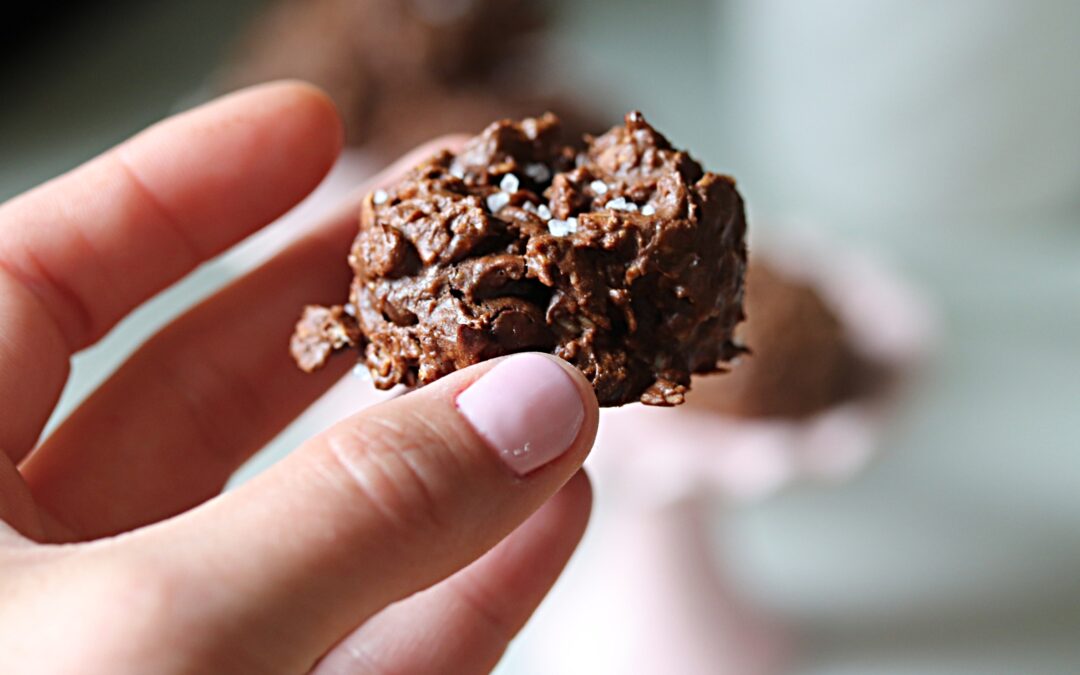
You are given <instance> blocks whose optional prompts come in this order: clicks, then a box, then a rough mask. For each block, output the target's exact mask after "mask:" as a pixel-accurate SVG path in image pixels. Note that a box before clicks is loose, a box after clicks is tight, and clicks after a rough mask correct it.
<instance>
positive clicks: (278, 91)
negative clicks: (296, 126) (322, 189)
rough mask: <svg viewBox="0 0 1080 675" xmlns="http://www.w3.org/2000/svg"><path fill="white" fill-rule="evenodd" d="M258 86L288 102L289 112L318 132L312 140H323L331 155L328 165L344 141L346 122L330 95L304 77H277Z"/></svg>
mask: <svg viewBox="0 0 1080 675" xmlns="http://www.w3.org/2000/svg"><path fill="white" fill-rule="evenodd" d="M260 86H262V87H265V91H266V92H267V93H269V94H270V95H273V96H276V97H278V98H279V99H280V100H281V101H283V102H284V103H285V104H286V105H288V106H289V107H290V108H291V112H292V114H294V115H296V116H297V118H299V119H302V120H303V121H304V125H305V126H306V127H308V128H309V129H310V130H311V131H313V132H316V133H317V136H316V138H315V139H314V140H317V141H320V142H322V143H323V144H324V147H325V149H326V150H327V155H328V156H329V157H330V162H328V163H327V166H328V168H329V164H330V163H331V162H332V161H333V159H334V158H336V157H337V155H338V154H340V152H341V148H342V147H343V146H344V144H345V124H344V122H343V121H342V119H341V113H340V112H338V109H337V104H335V103H334V101H333V99H331V98H330V95H329V94H327V93H326V91H324V90H323V89H321V88H319V87H317V86H315V85H314V84H312V83H310V82H306V81H304V80H277V81H275V82H270V83H267V84H265V85H260Z"/></svg>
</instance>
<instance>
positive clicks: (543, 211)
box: [536, 204, 551, 220]
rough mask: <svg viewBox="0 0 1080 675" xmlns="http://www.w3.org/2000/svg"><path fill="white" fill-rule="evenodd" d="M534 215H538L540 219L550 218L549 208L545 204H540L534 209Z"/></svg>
mask: <svg viewBox="0 0 1080 675" xmlns="http://www.w3.org/2000/svg"><path fill="white" fill-rule="evenodd" d="M536 215H538V216H540V219H541V220H551V209H549V208H548V206H547V204H541V205H540V206H539V208H537V209H536Z"/></svg>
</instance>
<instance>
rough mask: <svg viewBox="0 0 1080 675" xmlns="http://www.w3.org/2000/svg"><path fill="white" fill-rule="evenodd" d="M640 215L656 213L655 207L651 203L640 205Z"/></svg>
mask: <svg viewBox="0 0 1080 675" xmlns="http://www.w3.org/2000/svg"><path fill="white" fill-rule="evenodd" d="M641 215H643V216H652V215H656V208H655V207H654V206H653V205H652V204H646V205H645V206H642V207H641Z"/></svg>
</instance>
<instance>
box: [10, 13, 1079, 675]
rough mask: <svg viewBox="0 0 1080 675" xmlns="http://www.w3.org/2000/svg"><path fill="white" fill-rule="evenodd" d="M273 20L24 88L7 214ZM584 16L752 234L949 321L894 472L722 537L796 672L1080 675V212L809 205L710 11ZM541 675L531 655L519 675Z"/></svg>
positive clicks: (72, 394)
mask: <svg viewBox="0 0 1080 675" xmlns="http://www.w3.org/2000/svg"><path fill="white" fill-rule="evenodd" d="M255 4H257V3H255V2H251V1H245V2H234V3H217V2H210V1H208V0H200V1H198V2H188V3H175V2H174V3H154V4H153V5H152V6H151V3H144V5H143V6H142V7H140V8H138V9H136V10H134V13H133V14H130V15H128V16H127V17H125V18H124V19H123V20H121V21H115V20H110V21H102V22H100V23H96V24H93V25H87V26H84V27H83V28H82V29H81V30H79V31H78V32H77V34H75V35H72V36H70V39H68V40H66V41H65V42H64V44H63V45H62V46H61V47H59V48H55V47H44V46H43V48H42V49H40V50H38V51H37V52H36V53H30V54H27V55H26V57H25V59H26V60H25V62H24V63H20V64H14V65H17V66H18V68H12V64H9V65H5V72H4V75H3V81H4V82H5V89H7V90H8V91H9V92H10V91H15V92H16V93H17V96H15V97H14V99H13V98H12V97H11V96H8V97H7V99H8V104H7V105H6V106H4V107H3V108H0V197H2V196H9V195H11V194H14V193H16V192H18V191H20V190H22V189H25V188H26V187H29V186H31V185H33V184H35V183H37V182H39V181H40V180H42V179H44V178H46V177H48V176H51V175H53V174H55V173H57V172H59V171H61V170H63V169H66V168H69V167H70V166H72V165H74V164H75V163H77V162H78V161H81V160H83V159H85V158H87V157H89V156H90V155H92V154H93V153H95V152H97V151H99V150H101V149H103V148H105V147H107V146H108V145H109V144H111V143H114V142H116V141H118V140H120V139H121V138H123V137H124V136H126V135H128V134H129V133H131V132H133V131H135V130H137V129H138V128H140V127H142V126H144V125H146V124H147V123H149V122H152V121H153V120H155V119H158V118H160V117H161V116H163V115H165V114H166V113H167V112H168V111H170V110H171V109H173V108H174V107H175V105H176V104H177V101H178V100H181V99H182V98H183V97H185V96H187V95H189V93H190V92H192V91H194V90H196V89H197V87H198V86H199V85H200V84H201V83H202V82H203V79H204V77H205V76H206V75H207V74H208V72H209V71H210V69H211V68H212V66H213V64H214V63H215V60H216V58H217V57H218V56H219V55H220V54H221V50H222V47H223V45H224V44H225V39H226V37H227V36H228V35H229V34H230V32H231V31H232V30H233V28H234V27H235V26H236V25H237V22H238V20H239V18H240V17H241V16H242V15H243V14H244V13H245V12H246V11H247V10H248V9H249V8H250V7H251V6H253V5H255ZM740 5H741V3H727V4H726V5H725V7H726V9H725V10H724V11H733V8H734V9H738V7H739V6H740ZM567 7H568V11H569V15H568V16H569V17H570V19H571V20H568V21H567V28H566V30H565V31H564V32H563V33H561V34H560V36H559V38H558V41H557V49H556V50H555V52H556V58H557V59H558V60H559V61H560V62H561V63H563V64H565V68H564V69H565V70H566V71H567V72H571V71H573V72H578V73H579V75H578V77H580V78H581V80H583V81H585V82H591V83H593V84H594V85H595V86H594V88H593V90H594V91H599V92H601V93H602V94H604V95H607V96H609V97H610V99H611V101H612V109H623V108H629V107H631V106H634V107H636V106H641V107H643V108H645V112H646V114H647V115H649V116H650V117H651V118H652V119H653V120H654V121H655V122H656V123H657V125H658V126H660V127H661V128H663V129H664V130H665V131H668V132H669V133H670V135H671V136H672V137H673V139H674V140H676V141H677V142H680V143H686V144H692V145H693V146H694V147H695V149H697V150H698V154H700V155H701V156H702V157H703V159H704V160H706V163H707V164H708V165H709V166H710V167H711V168H716V169H720V170H725V171H731V172H732V173H734V174H736V175H738V176H740V177H745V180H744V181H743V183H742V187H743V189H744V191H745V193H746V196H747V198H748V200H749V201H750V203H751V204H752V205H753V215H754V216H756V217H755V219H754V226H755V227H761V228H766V229H778V228H777V227H776V226H775V223H778V222H783V221H784V219H785V218H786V217H789V216H791V215H796V216H799V217H804V216H809V217H811V218H812V219H813V220H815V221H817V222H820V223H821V226H822V227H823V228H825V229H827V230H829V231H831V232H833V233H834V234H836V235H837V236H840V237H844V238H847V239H850V240H851V241H854V242H858V243H860V244H862V245H865V246H869V247H871V248H873V249H876V250H878V251H879V252H881V253H882V254H883V255H885V256H886V257H888V258H890V259H891V260H892V261H893V262H894V263H896V264H897V265H898V266H899V267H900V268H901V269H902V270H904V271H905V272H906V273H907V274H908V275H909V276H911V277H912V278H913V279H915V280H916V281H917V283H919V284H920V285H921V286H922V287H923V288H924V289H925V290H926V291H927V292H928V293H929V295H930V296H932V297H933V298H934V299H935V302H936V303H937V305H938V307H939V311H940V314H941V316H942V328H943V331H942V342H941V345H940V349H939V352H938V354H937V357H936V361H935V366H934V367H933V369H932V370H931V372H930V374H929V375H928V377H927V378H926V379H925V381H924V382H922V384H921V385H920V386H919V387H918V388H917V390H916V391H915V392H914V395H913V397H912V399H911V400H910V402H909V405H908V407H907V409H906V410H905V411H904V414H903V415H902V417H901V419H899V420H898V421H897V424H896V427H895V429H894V433H893V435H892V437H891V438H890V440H889V443H888V447H887V448H885V451H884V452H883V454H882V457H881V459H880V460H879V461H878V462H877V463H876V464H874V465H873V466H872V467H871V468H870V469H869V470H868V471H867V472H866V473H865V474H864V475H863V476H861V477H860V478H859V479H858V480H856V481H854V482H852V483H850V484H848V485H846V486H842V487H837V488H832V489H829V490H824V489H820V488H813V489H811V488H806V489H800V490H796V491H793V492H790V493H788V494H785V495H782V496H780V497H778V498H776V499H774V500H772V501H770V502H769V503H766V504H763V505H760V506H757V507H754V508H748V509H745V510H742V511H740V512H738V513H736V514H733V515H732V516H731V517H730V518H729V519H728V520H727V521H725V524H726V525H727V527H725V528H724V529H722V530H721V529H719V528H718V531H717V544H718V550H719V551H721V552H722V553H723V554H724V555H725V556H727V558H728V560H730V564H731V566H732V568H733V570H734V574H735V575H736V576H737V578H738V579H739V580H740V581H741V583H742V585H743V587H744V588H745V589H746V591H747V593H748V594H749V595H751V596H752V597H755V598H757V599H758V600H759V601H760V602H762V603H763V604H765V605H767V606H769V607H771V608H772V609H773V610H774V611H775V612H776V613H777V614H778V615H780V616H781V617H783V618H785V619H787V620H788V621H789V622H791V624H792V625H793V626H794V627H795V630H796V631H797V632H798V634H799V635H800V636H801V644H802V645H803V647H804V652H803V654H804V657H803V659H802V660H801V661H800V667H799V669H798V672H800V673H807V674H810V673H813V674H814V675H824V674H830V675H839V674H847V673H860V674H867V673H870V674H880V675H893V674H901V673H903V674H908V673H910V674H915V673H920V674H926V673H955V674H960V673H1017V672H1024V673H1062V674H1064V673H1075V672H1080V536H1078V534H1077V533H1078V532H1080V460H1078V458H1077V454H1078V451H1080V410H1078V408H1080V312H1078V307H1080V227H1078V221H1080V218H1078V216H1077V212H1076V211H1075V210H1074V209H1073V210H1071V209H1070V208H1068V207H1067V205H1065V206H1062V205H1055V208H1047V209H1045V210H1039V209H1038V208H1030V207H1029V208H1028V209H1026V210H1025V212H1024V214H1023V217H1022V218H1017V217H1015V216H1013V215H1010V216H1008V217H1003V218H1002V219H1001V222H995V221H994V220H993V219H992V218H989V219H988V218H986V217H979V218H974V217H973V218H970V219H968V220H965V219H964V218H963V217H949V218H948V219H944V218H942V219H940V220H938V221H934V220H933V219H932V218H928V217H927V216H926V215H925V214H923V215H922V216H921V217H919V218H915V219H913V218H912V217H911V216H910V215H898V214H889V213H880V214H877V216H876V217H875V218H874V219H873V222H872V223H867V222H864V221H862V220H860V218H858V217H856V216H854V215H852V214H851V213H846V214H845V213H844V209H843V208H840V206H842V205H838V206H837V208H836V209H832V210H830V209H829V208H828V205H827V204H826V205H822V204H820V203H814V202H813V201H812V200H811V201H800V200H799V199H797V198H792V194H793V193H792V191H791V190H787V191H785V189H784V188H785V187H788V186H785V185H784V184H782V183H781V184H779V185H777V184H774V183H771V181H775V180H777V176H783V174H782V172H779V173H777V172H770V171H769V170H768V165H767V163H762V162H760V161H755V159H754V157H753V156H752V153H748V151H747V149H746V147H745V144H740V141H744V140H745V139H744V138H735V137H733V135H732V134H731V133H730V132H729V131H727V129H728V127H726V126H725V125H724V124H723V123H725V122H729V121H731V120H733V119H735V117H736V116H735V114H734V112H733V111H735V110H736V108H737V107H738V106H736V105H735V104H736V102H735V101H732V100H731V99H730V98H725V97H726V96H728V97H730V96H731V95H732V94H731V89H725V88H721V87H717V86H714V85H715V83H717V82H719V81H720V78H721V76H722V75H723V72H722V71H723V68H722V67H721V65H722V64H724V63H726V58H727V52H728V51H729V50H735V49H736V48H737V47H738V43H737V40H735V39H734V38H731V39H728V38H727V37H722V31H720V33H719V34H718V32H717V31H718V29H717V25H716V22H717V13H716V12H717V10H716V9H715V8H714V7H713V3H712V2H710V1H708V0H687V1H686V2H669V3H664V5H663V8H662V10H661V9H658V5H657V4H656V3H652V2H645V1H644V0H634V1H627V0H624V1H622V2H616V0H602V1H600V2H595V1H594V2H589V3H583V2H582V3H567ZM656 36H660V37H656ZM728 37H730V36H728ZM571 65H572V66H573V68H571V67H570V66H571ZM736 91H737V90H736ZM12 101H14V103H12ZM733 123H734V122H733ZM735 128H736V129H739V127H737V126H736V127H735ZM763 167H764V168H763ZM807 204H813V208H809V207H807ZM807 209H809V213H808V212H807ZM830 211H835V214H834V213H831V212H830ZM226 274H227V272H226V271H224V270H222V269H220V268H214V267H211V268H209V271H204V272H203V273H202V275H201V276H199V277H197V278H196V279H194V280H191V281H188V282H185V284H184V285H182V286H180V287H178V288H176V289H173V290H172V291H170V295H169V296H168V297H167V298H165V299H164V300H163V301H160V302H158V303H156V304H154V305H152V306H151V307H149V308H146V309H144V310H143V311H142V313H141V314H140V315H138V316H137V317H136V318H135V320H133V321H130V322H128V323H127V324H126V326H125V327H124V328H123V329H122V330H121V331H119V332H118V334H116V335H114V336H112V337H110V342H109V343H108V344H107V345H106V346H105V347H104V348H103V349H99V350H97V351H96V352H94V353H91V354H90V355H89V356H88V357H82V358H81V360H79V361H78V362H77V367H76V370H75V379H74V380H73V384H72V386H71V387H70V388H69V391H68V392H67V394H66V395H65V401H64V406H65V407H70V405H72V404H73V403H74V402H75V401H77V400H78V398H79V397H80V396H81V395H82V393H84V392H85V391H87V390H88V388H89V387H90V386H91V385H92V384H93V382H95V381H97V380H98V379H100V377H102V376H103V374H104V373H105V372H107V370H108V369H109V368H111V367H112V366H113V365H114V364H115V363H117V362H118V361H119V360H120V359H121V358H122V356H123V354H124V353H125V350H126V349H129V348H130V347H131V346H132V345H134V344H136V343H137V342H138V341H139V340H140V339H141V338H142V336H144V335H145V334H146V333H147V332H148V331H149V330H151V329H152V327H153V326H154V325H156V324H158V323H159V322H160V321H162V320H163V319H164V318H165V317H167V316H169V315H171V314H173V313H175V312H176V311H178V310H179V308H180V307H182V306H183V305H185V304H186V303H189V302H190V301H191V300H192V299H193V298H194V297H196V296H197V295H198V294H199V293H203V292H205V291H206V290H207V289H209V288H212V287H214V286H215V285H217V284H219V283H221V282H222V281H223V280H224V279H225V276H226ZM287 445H288V444H285V445H281V444H279V445H278V446H277V449H276V450H275V453H277V454H280V453H281V452H283V451H285V450H286V449H287V447H286V446H287ZM523 639H525V640H528V639H529V638H528V632H526V634H525V636H524V638H523ZM527 671H528V664H526V663H523V662H522V661H521V658H520V657H519V656H518V652H517V651H515V650H511V653H510V654H509V656H508V659H507V661H506V663H505V664H504V665H503V667H502V672H506V673H513V672H527Z"/></svg>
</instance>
